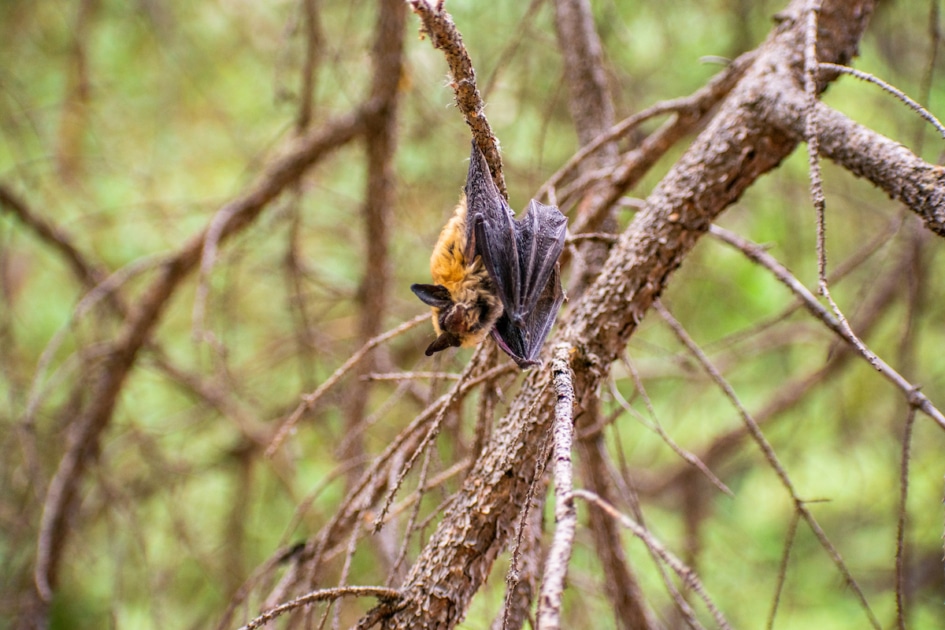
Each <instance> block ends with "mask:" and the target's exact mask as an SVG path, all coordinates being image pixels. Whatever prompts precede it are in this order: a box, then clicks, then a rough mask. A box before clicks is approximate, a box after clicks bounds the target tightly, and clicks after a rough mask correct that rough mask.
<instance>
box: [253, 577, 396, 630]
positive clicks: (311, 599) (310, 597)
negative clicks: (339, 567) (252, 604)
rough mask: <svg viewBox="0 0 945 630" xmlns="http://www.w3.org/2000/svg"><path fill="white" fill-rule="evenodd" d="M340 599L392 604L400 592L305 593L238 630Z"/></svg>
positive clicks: (356, 589) (352, 589)
mask: <svg viewBox="0 0 945 630" xmlns="http://www.w3.org/2000/svg"><path fill="white" fill-rule="evenodd" d="M340 597H376V598H378V599H379V600H381V601H382V602H393V601H396V600H397V599H398V598H399V597H400V591H398V590H397V589H393V588H384V587H383V586H345V587H342V588H326V589H321V590H317V591H312V592H311V593H306V594H305V595H302V596H301V597H297V598H295V599H293V600H292V601H290V602H286V603H284V604H281V605H279V606H276V607H275V608H271V609H269V610H267V611H266V612H264V613H263V614H261V615H259V616H258V617H256V618H254V619H253V620H252V621H250V622H249V623H247V624H246V625H245V626H242V627H241V628H240V630H253V629H254V628H258V627H260V626H262V625H263V624H264V623H268V622H270V621H272V620H273V619H275V618H276V617H278V616H280V615H282V614H283V613H286V612H289V611H290V610H295V609H296V608H299V607H301V606H305V605H306V604H312V603H315V602H324V601H334V600H336V599H338V598H340Z"/></svg>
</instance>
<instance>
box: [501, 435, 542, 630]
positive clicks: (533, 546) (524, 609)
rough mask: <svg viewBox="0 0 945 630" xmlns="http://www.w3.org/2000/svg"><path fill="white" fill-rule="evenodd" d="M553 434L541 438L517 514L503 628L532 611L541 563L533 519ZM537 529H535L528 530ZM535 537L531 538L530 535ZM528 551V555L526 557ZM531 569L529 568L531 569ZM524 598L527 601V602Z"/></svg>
mask: <svg viewBox="0 0 945 630" xmlns="http://www.w3.org/2000/svg"><path fill="white" fill-rule="evenodd" d="M552 437H553V435H552V434H547V435H545V436H544V437H543V439H542V443H541V446H540V450H539V454H538V457H537V458H536V459H535V474H534V476H533V477H532V483H531V485H529V487H528V490H527V491H526V493H525V500H524V501H523V502H522V510H521V512H520V514H519V521H518V528H517V530H516V533H515V541H514V542H513V543H512V550H511V551H512V558H511V560H510V561H509V570H508V571H507V572H506V574H505V601H504V602H503V606H502V626H501V627H502V630H506V629H507V628H509V627H510V626H511V627H516V626H518V627H521V626H519V625H518V623H519V621H520V620H521V621H524V618H525V617H526V616H527V614H528V613H530V611H531V607H532V599H531V598H532V597H534V594H535V590H536V588H537V585H538V582H539V578H540V576H539V575H538V568H539V567H540V566H541V565H542V564H543V563H542V562H541V560H542V558H541V555H540V554H541V531H540V530H541V522H537V523H536V522H534V519H535V518H538V519H541V518H542V517H541V516H540V514H541V512H542V510H543V508H544V504H545V496H546V495H547V494H548V492H547V484H548V481H547V477H546V476H545V468H546V466H547V465H548V459H549V458H550V455H551V446H552V441H553V440H552ZM530 527H532V528H538V531H532V530H531V529H529V528H530ZM530 536H534V537H535V538H534V540H530V539H529V537H530ZM529 554H531V556H529ZM530 569H531V571H530ZM523 573H524V574H525V575H524V577H525V581H526V584H524V585H523V583H522V582H523V580H522V575H523ZM526 598H527V601H526Z"/></svg>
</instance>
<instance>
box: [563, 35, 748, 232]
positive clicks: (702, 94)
mask: <svg viewBox="0 0 945 630" xmlns="http://www.w3.org/2000/svg"><path fill="white" fill-rule="evenodd" d="M756 57H757V52H755V51H752V52H748V53H745V54H744V55H741V56H740V57H738V58H737V59H736V60H735V61H733V62H732V63H731V64H730V65H729V66H728V67H726V68H725V70H723V71H722V72H720V73H719V74H717V75H716V76H714V77H713V78H712V79H711V80H710V81H709V82H708V83H707V84H706V85H705V86H704V87H702V88H700V89H699V90H697V91H696V92H695V93H693V94H692V95H690V96H689V97H687V98H685V99H681V102H679V105H680V107H679V109H678V110H677V113H676V116H674V117H673V119H671V120H668V121H666V122H665V123H664V124H663V125H661V126H660V128H659V129H657V130H656V131H654V132H653V133H652V134H650V135H649V136H647V138H646V139H645V140H644V141H643V143H642V144H641V145H640V146H639V147H637V148H635V149H634V150H632V151H630V152H629V153H627V154H626V155H624V156H623V157H622V158H621V163H620V164H619V165H618V166H617V168H616V169H614V171H613V173H612V174H611V175H610V176H609V177H608V178H607V181H606V188H605V190H604V191H603V193H602V194H601V196H600V198H599V200H598V201H597V202H596V204H595V207H594V208H593V209H591V210H590V211H589V212H588V213H586V215H584V217H585V218H582V219H581V220H578V221H575V222H574V225H573V226H572V230H571V231H572V232H576V233H581V232H587V231H597V230H598V227H599V225H600V223H601V221H602V219H603V216H604V212H605V210H606V208H608V207H610V206H611V205H613V204H615V203H617V201H618V200H619V199H620V197H621V196H623V195H624V194H625V193H626V191H627V190H628V189H629V188H630V187H632V186H633V185H635V184H636V182H638V181H639V180H640V178H641V177H643V175H644V174H646V172H647V171H649V169H650V167H651V166H652V165H653V164H654V163H655V162H656V161H657V160H658V159H659V158H660V157H661V156H663V155H664V154H665V153H666V152H667V151H668V150H669V149H670V148H671V147H672V146H673V145H675V144H676V142H678V141H679V140H681V139H682V138H683V137H685V136H686V135H687V134H689V133H692V132H693V131H694V130H695V129H696V128H698V127H699V125H700V124H703V123H704V122H705V120H706V117H707V116H708V114H709V113H710V111H711V110H712V108H713V107H715V106H716V105H717V104H718V103H719V102H720V101H721V100H722V99H723V98H725V97H726V96H727V95H728V94H729V93H730V92H731V90H732V89H733V88H734V87H735V85H736V84H737V83H738V82H739V81H740V80H742V78H743V77H744V76H745V74H746V73H747V72H748V71H749V69H750V68H752V66H753V65H754V63H755V59H756ZM671 102H672V101H670V103H671ZM663 111H666V110H663ZM641 114H642V112H641Z"/></svg>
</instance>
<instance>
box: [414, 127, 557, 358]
mask: <svg viewBox="0 0 945 630" xmlns="http://www.w3.org/2000/svg"><path fill="white" fill-rule="evenodd" d="M566 232H567V219H566V218H565V216H564V215H562V214H561V212H560V211H559V210H558V209H557V208H556V207H554V206H546V205H543V204H541V203H538V202H537V201H535V200H534V199H533V200H532V201H531V202H530V203H529V204H528V209H527V210H526V213H525V216H524V218H523V219H522V220H521V221H519V220H516V219H515V215H514V214H513V212H512V210H511V208H509V206H508V204H507V203H506V202H505V199H503V198H502V196H501V195H500V194H499V191H498V190H497V189H496V187H495V184H494V183H493V181H492V177H491V176H490V174H489V168H488V166H487V165H486V161H485V158H483V156H482V153H480V151H479V149H478V148H477V147H476V145H475V143H473V147H472V155H471V156H470V163H469V173H468V175H467V178H466V190H465V195H464V196H463V199H462V200H461V201H460V203H459V205H458V206H457V208H456V212H455V213H454V215H453V216H452V217H451V218H450V220H449V222H447V224H446V226H445V227H444V228H443V231H442V232H441V233H440V238H439V240H437V243H436V247H435V248H434V250H433V255H432V256H431V258H430V272H431V275H432V276H433V281H434V284H415V285H413V286H412V287H411V289H412V290H413V292H414V293H416V294H417V296H418V297H419V298H420V299H421V300H422V301H423V302H424V303H426V304H428V305H430V306H431V307H432V309H433V328H434V329H435V330H436V333H437V338H436V340H434V341H433V343H431V344H430V346H429V347H428V348H427V351H426V353H427V355H428V356H429V355H431V354H433V353H434V352H439V351H440V350H445V349H446V348H449V347H455V346H464V347H468V346H474V345H477V344H478V343H480V342H481V341H482V340H483V339H484V338H485V336H486V335H487V334H489V333H490V332H491V333H492V337H493V338H494V339H495V341H496V343H497V344H499V347H500V348H502V349H503V350H504V351H505V352H506V353H507V354H508V355H509V356H511V357H512V358H513V359H515V362H516V363H518V365H519V366H520V367H522V368H526V367H529V366H531V365H535V364H537V363H538V353H539V351H540V350H541V346H542V345H543V344H544V342H545V338H546V337H547V336H548V332H549V331H550V330H551V325H552V324H553V323H554V320H555V317H556V316H557V313H558V309H559V308H560V306H561V302H562V301H563V300H564V293H563V292H562V290H561V279H560V276H559V272H558V258H559V257H560V256H561V252H562V251H563V249H564V239H565V234H566Z"/></svg>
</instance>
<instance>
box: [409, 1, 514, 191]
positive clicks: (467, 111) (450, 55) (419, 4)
mask: <svg viewBox="0 0 945 630" xmlns="http://www.w3.org/2000/svg"><path fill="white" fill-rule="evenodd" d="M408 3H409V4H410V8H411V9H413V12H414V13H416V14H417V15H418V16H420V20H421V21H422V22H423V30H422V31H421V32H422V33H425V34H427V35H429V36H430V40H431V42H432V43H433V47H434V48H437V49H439V50H442V51H443V54H444V55H445V56H446V62H447V63H448V64H449V67H450V74H452V76H453V80H452V82H451V83H450V86H451V87H452V88H453V92H454V93H455V94H456V106H457V107H458V108H459V111H460V112H461V113H462V114H463V117H464V118H465V119H466V124H467V125H469V128H470V129H471V130H472V136H473V139H475V141H476V144H477V145H478V146H479V150H480V151H482V154H483V155H484V156H485V158H486V162H487V163H488V164H489V170H490V171H492V179H493V180H494V181H495V185H496V187H497V188H498V189H499V193H500V194H501V195H502V196H503V197H505V198H506V199H508V198H509V192H508V190H507V189H506V187H505V176H504V175H503V174H502V157H501V156H500V155H499V140H498V138H496V137H495V135H494V134H493V133H492V127H491V126H490V125H489V121H488V120H487V119H486V111H485V110H486V106H485V103H483V102H482V96H481V95H480V94H479V89H478V88H477V87H476V70H475V68H473V65H472V60H471V59H470V58H469V53H468V52H467V51H466V46H465V44H463V36H462V35H460V33H459V31H458V30H457V29H456V25H455V24H454V23H453V18H452V16H451V15H450V14H449V13H447V12H446V10H445V9H444V8H443V2H442V1H440V2H437V3H436V6H433V5H432V4H430V2H429V0H408Z"/></svg>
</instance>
